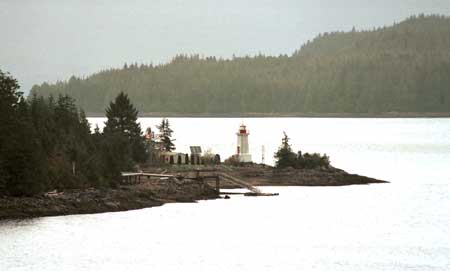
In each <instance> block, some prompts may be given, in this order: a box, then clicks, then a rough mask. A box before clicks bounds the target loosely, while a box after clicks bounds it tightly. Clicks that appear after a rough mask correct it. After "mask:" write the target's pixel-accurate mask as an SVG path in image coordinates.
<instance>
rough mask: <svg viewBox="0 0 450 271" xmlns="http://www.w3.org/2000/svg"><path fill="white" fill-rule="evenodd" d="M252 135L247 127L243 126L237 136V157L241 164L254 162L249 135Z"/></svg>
mask: <svg viewBox="0 0 450 271" xmlns="http://www.w3.org/2000/svg"><path fill="white" fill-rule="evenodd" d="M249 134H250V133H249V132H248V131H247V127H246V126H245V125H244V124H242V125H241V126H240V127H239V131H238V132H237V133H236V135H237V153H236V155H237V157H238V158H239V162H244V163H250V162H252V155H251V154H250V151H249V147H248V135H249Z"/></svg>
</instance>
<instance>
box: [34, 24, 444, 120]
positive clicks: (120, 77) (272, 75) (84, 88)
mask: <svg viewBox="0 0 450 271" xmlns="http://www.w3.org/2000/svg"><path fill="white" fill-rule="evenodd" d="M93 57H95V56H93ZM120 91H124V92H126V93H128V94H129V96H130V98H131V100H133V101H134V103H135V104H136V107H137V108H138V109H139V110H140V111H141V112H177V113H248V112H255V113H290V112H299V113H309V112H312V113H380V112H450V18H449V17H443V16H438V15H432V16H423V15H420V16H418V17H416V16H414V17H411V18H409V19H407V20H405V21H403V22H401V23H398V24H394V25H393V26H390V27H383V28H379V29H373V30H370V31H356V30H353V31H350V32H335V33H324V34H321V35H319V36H318V37H317V38H315V39H314V40H313V41H310V42H308V43H307V44H305V45H303V46H302V47H301V48H300V49H299V50H298V51H296V52H294V53H293V54H292V55H291V56H287V55H281V56H276V57H274V56H263V55H259V56H255V57H235V58H233V59H230V60H226V59H216V58H214V57H208V58H201V57H199V56H177V57H175V58H174V59H173V60H172V61H171V62H170V63H168V64H165V65H158V66H153V65H137V64H132V65H125V66H124V67H123V68H122V69H111V70H107V71H102V72H99V73H97V74H94V75H92V76H89V77H87V78H76V77H72V78H70V79H69V80H68V81H67V82H57V83H56V84H52V85H49V84H47V83H44V84H42V85H40V86H34V87H33V89H32V91H31V92H30V93H31V95H33V94H38V95H43V96H47V95H58V94H69V95H70V96H72V97H74V98H75V99H76V100H77V102H78V104H79V105H80V106H81V107H82V108H84V109H85V110H86V112H103V111H104V108H105V107H106V106H107V105H108V103H109V101H110V100H112V99H113V97H115V96H116V95H117V94H118V93H119V92H120Z"/></svg>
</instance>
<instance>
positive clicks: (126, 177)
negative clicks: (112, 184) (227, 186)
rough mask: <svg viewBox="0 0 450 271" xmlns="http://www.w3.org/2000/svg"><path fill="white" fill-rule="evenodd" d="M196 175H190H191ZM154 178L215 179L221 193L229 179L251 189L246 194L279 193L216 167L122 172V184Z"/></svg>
mask: <svg viewBox="0 0 450 271" xmlns="http://www.w3.org/2000/svg"><path fill="white" fill-rule="evenodd" d="M205 173H206V174H205ZM192 174H193V175H194V176H189V175H192ZM152 179H159V180H167V181H171V180H175V179H177V180H183V179H191V180H197V181H200V182H202V183H203V184H204V183H205V182H208V181H215V189H216V191H217V193H218V194H220V181H221V180H222V181H228V182H231V183H233V184H235V185H237V186H239V187H242V188H245V189H247V190H249V191H250V192H249V193H244V195H246V196H276V195H278V193H263V192H262V191H261V190H260V189H259V188H257V187H255V186H253V185H251V184H249V183H248V182H246V181H245V180H243V179H241V178H239V177H236V176H233V175H232V174H231V173H224V172H217V170H216V169H195V170H193V171H191V172H188V173H187V174H186V175H185V176H182V175H172V174H159V173H150V172H122V184H125V185H133V184H139V183H141V182H142V181H151V180H152ZM230 194H231V193H230Z"/></svg>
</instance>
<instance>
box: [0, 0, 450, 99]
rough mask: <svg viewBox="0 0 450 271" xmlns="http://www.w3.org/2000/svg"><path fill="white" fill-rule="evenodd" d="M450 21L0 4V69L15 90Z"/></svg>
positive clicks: (237, 6)
mask: <svg viewBox="0 0 450 271" xmlns="http://www.w3.org/2000/svg"><path fill="white" fill-rule="evenodd" d="M419 13H425V14H430V13H437V14H445V15H450V0H340V1H337V0H247V1H246V0H226V1H224V0H189V1H188V0H184V1H182V0H128V1H126V0H39V1H38V0H0V27H1V32H0V69H1V70H3V71H8V72H10V73H11V74H12V75H13V76H14V77H16V78H17V79H19V81H20V84H21V86H22V90H23V91H25V92H28V91H29V89H30V88H31V86H32V85H34V84H41V83H43V82H44V81H47V82H55V81H56V80H66V79H68V78H69V77H70V76H71V75H77V76H83V75H89V74H91V73H94V72H96V71H99V70H101V69H105V68H109V67H121V66H122V65H123V63H125V62H128V63H131V62H138V63H161V62H166V61H169V60H170V59H171V58H172V57H173V56H174V55H176V54H180V53H187V54H192V53H198V54H201V55H205V56H208V55H214V56H221V57H230V56H232V55H233V54H235V55H237V56H242V55H247V54H250V55H252V54H257V53H264V54H268V55H279V54H291V53H292V52H293V51H294V50H295V49H297V48H299V47H300V46H301V44H303V43H304V42H306V41H307V40H308V39H312V38H313V37H315V36H316V35H317V34H319V33H321V32H327V31H328V32H329V31H335V30H350V29H351V28H352V27H353V26H355V27H356V28H357V29H361V28H365V29H367V28H372V27H378V26H383V25H391V24H392V23H393V22H395V21H397V22H398V21H401V20H403V19H405V18H406V17H408V16H410V15H412V14H419Z"/></svg>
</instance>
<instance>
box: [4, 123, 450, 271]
mask: <svg viewBox="0 0 450 271" xmlns="http://www.w3.org/2000/svg"><path fill="white" fill-rule="evenodd" d="M102 121H103V120H101V119H91V122H102ZM242 121H243V122H244V123H245V124H247V125H248V128H249V129H250V133H251V135H250V139H249V141H250V144H251V150H252V154H253V155H254V160H255V161H260V160H261V157H260V156H261V145H265V146H266V161H267V162H268V163H272V162H273V160H272V158H271V155H272V153H273V152H274V151H275V150H276V147H277V146H278V145H279V143H280V140H281V137H282V131H283V130H285V131H286V132H287V134H288V135H289V136H290V137H291V139H292V140H291V142H292V143H293V147H294V149H298V148H301V149H302V150H303V151H317V152H322V153H324V152H326V153H327V154H329V155H330V156H331V158H332V162H333V164H335V165H336V166H338V167H341V168H344V169H346V170H348V171H350V172H355V173H360V174H366V175H369V176H372V177H377V178H381V179H386V180H389V181H391V184H381V185H370V186H348V187H316V188H313V187H264V188H263V190H264V191H267V192H279V193H280V196H279V197H267V198H252V197H242V196H234V197H232V199H231V200H212V201H202V202H200V203H197V204H191V203H188V204H168V205H165V206H163V207H158V208H150V209H143V210H136V211H129V212H120V213H105V214H95V215H73V216H66V217H49V218H39V219H30V220H19V221H3V222H0V270H2V271H3V270H8V271H9V270H450V213H449V207H450V197H449V195H450V167H449V166H448V165H449V162H450V136H449V135H450V119H171V123H172V125H173V129H174V130H175V134H174V135H175V137H176V138H177V141H176V143H177V146H178V148H179V149H180V151H186V150H187V148H188V146H189V145H195V144H198V145H202V146H205V147H210V148H212V149H213V151H215V152H218V153H220V154H221V156H222V157H227V156H228V155H230V154H232V152H233V150H234V148H235V141H236V139H235V135H234V133H235V131H236V130H237V128H238V126H239V124H240V123H241V122H242ZM141 122H142V125H143V127H147V126H153V125H155V124H157V123H158V122H159V119H151V118H150V119H142V120H141Z"/></svg>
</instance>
